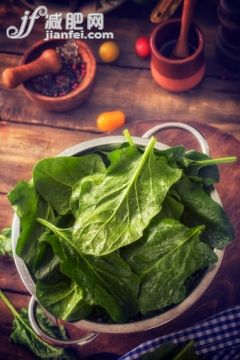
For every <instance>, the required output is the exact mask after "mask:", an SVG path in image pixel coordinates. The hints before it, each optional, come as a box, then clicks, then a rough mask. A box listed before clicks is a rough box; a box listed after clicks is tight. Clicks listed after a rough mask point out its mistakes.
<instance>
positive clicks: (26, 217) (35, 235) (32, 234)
mask: <svg viewBox="0 0 240 360" xmlns="http://www.w3.org/2000/svg"><path fill="white" fill-rule="evenodd" d="M8 199H9V201H10V203H11V204H12V207H13V209H14V211H15V213H16V214H17V216H18V217H19V218H20V221H21V232H20V236H19V238H18V241H17V247H16V253H17V255H19V256H20V257H21V258H22V259H23V260H24V261H25V263H26V264H27V266H28V268H29V270H30V271H31V273H32V274H33V263H34V260H35V256H36V251H37V248H38V239H39V237H40V235H41V234H42V232H43V231H44V230H45V229H44V227H43V226H41V225H40V224H39V223H37V222H36V221H35V220H36V217H37V216H39V217H43V218H45V219H49V220H50V221H51V220H52V219H53V217H54V214H53V212H52V209H51V207H50V206H49V205H48V203H47V202H46V201H45V200H44V199H43V198H41V197H40V196H39V195H38V193H37V192H36V190H35V188H34V185H33V182H32V181H29V182H25V181H20V182H19V183H18V184H17V185H16V186H15V187H14V189H13V190H12V191H11V192H10V193H9V194H8Z"/></svg>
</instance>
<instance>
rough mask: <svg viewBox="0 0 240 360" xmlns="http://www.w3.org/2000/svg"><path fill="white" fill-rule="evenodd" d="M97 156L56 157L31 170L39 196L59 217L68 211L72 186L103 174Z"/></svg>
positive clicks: (40, 163)
mask: <svg viewBox="0 0 240 360" xmlns="http://www.w3.org/2000/svg"><path fill="white" fill-rule="evenodd" d="M105 171H106V168H105V165H104V163H103V161H102V159H101V157H100V156H99V155H95V154H93V155H88V156H82V157H56V158H48V159H43V160H41V161H39V162H38V163H37V164H36V165H35V167H34V169H33V181H34V185H35V187H36V189H37V191H38V192H39V194H40V195H41V196H42V197H43V198H44V199H45V200H46V201H47V202H48V203H49V204H50V205H51V206H52V207H53V209H54V210H55V211H56V212H57V213H58V214H60V215H64V214H66V213H67V212H69V210H70V203H69V201H70V197H71V194H72V187H73V185H74V184H75V183H76V182H77V181H79V180H80V179H82V178H83V177H84V176H87V175H90V174H95V173H98V172H103V173H104V172H105Z"/></svg>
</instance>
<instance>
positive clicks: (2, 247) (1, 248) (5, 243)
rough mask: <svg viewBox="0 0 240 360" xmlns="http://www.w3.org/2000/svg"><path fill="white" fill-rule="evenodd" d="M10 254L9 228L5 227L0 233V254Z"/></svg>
mask: <svg viewBox="0 0 240 360" xmlns="http://www.w3.org/2000/svg"><path fill="white" fill-rule="evenodd" d="M1 255H10V256H12V244H11V228H5V229H3V230H2V232H1V233H0V256H1Z"/></svg>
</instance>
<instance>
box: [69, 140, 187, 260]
mask: <svg viewBox="0 0 240 360" xmlns="http://www.w3.org/2000/svg"><path fill="white" fill-rule="evenodd" d="M154 144H155V139H154V138H153V139H152V140H151V141H150V142H149V144H148V146H147V147H146V149H145V152H144V153H143V154H140V153H139V151H138V150H137V148H135V147H133V146H130V147H127V148H122V149H120V150H116V151H113V152H112V153H111V157H110V160H111V165H110V167H109V168H108V170H107V174H106V176H105V177H104V179H103V180H102V181H96V178H95V177H87V178H85V179H83V180H82V181H81V182H80V183H79V189H78V191H79V199H80V200H79V210H78V216H77V219H76V222H75V224H74V226H73V242H74V245H75V246H76V248H77V249H78V251H79V252H82V253H85V254H90V255H95V256H99V255H106V254H108V253H111V252H113V251H115V250H117V249H119V248H120V247H123V246H126V245H128V244H131V243H132V242H134V241H136V240H137V239H139V238H140V237H141V236H142V234H143V230H144V229H145V228H146V227H147V226H148V224H149V223H150V221H151V219H152V218H153V217H154V216H155V215H156V214H157V213H159V212H160V210H161V207H162V202H163V200H164V198H165V196H166V194H167V192H168V190H169V188H170V187H171V186H172V185H173V184H174V183H175V182H176V181H177V180H178V179H179V178H180V177H181V174H182V171H181V170H179V169H176V168H172V167H170V166H169V165H168V162H167V159H166V158H165V157H157V156H155V155H154V152H153V148H154ZM75 191H76V189H75ZM75 200H76V195H75Z"/></svg>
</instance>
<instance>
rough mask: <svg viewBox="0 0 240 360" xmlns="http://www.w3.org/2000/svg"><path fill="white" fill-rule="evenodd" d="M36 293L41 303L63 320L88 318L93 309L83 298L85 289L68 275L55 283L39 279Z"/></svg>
mask: <svg viewBox="0 0 240 360" xmlns="http://www.w3.org/2000/svg"><path fill="white" fill-rule="evenodd" d="M36 294H37V298H38V300H39V301H40V303H41V305H42V306H44V308H45V309H46V310H48V311H49V312H50V313H51V314H52V315H54V316H55V317H56V318H58V319H61V320H68V321H76V320H80V319H84V318H86V317H87V316H88V315H89V314H90V313H91V311H92V308H91V306H90V305H88V304H87V303H86V302H85V301H84V298H83V290H82V289H81V288H80V287H79V286H77V284H76V283H75V282H73V281H71V280H70V279H69V278H67V277H66V276H64V275H62V281H58V282H57V283H55V284H54V285H53V284H51V283H45V282H42V281H37V283H36Z"/></svg>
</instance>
